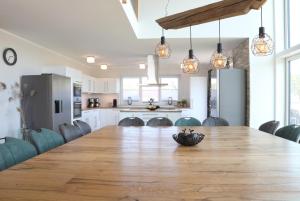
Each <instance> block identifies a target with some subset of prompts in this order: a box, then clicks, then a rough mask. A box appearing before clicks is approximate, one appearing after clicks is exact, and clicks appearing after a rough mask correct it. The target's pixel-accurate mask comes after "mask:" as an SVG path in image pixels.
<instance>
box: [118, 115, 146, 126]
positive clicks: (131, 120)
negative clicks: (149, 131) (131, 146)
mask: <svg viewBox="0 0 300 201" xmlns="http://www.w3.org/2000/svg"><path fill="white" fill-rule="evenodd" d="M119 126H125V127H126V126H145V123H144V121H143V120H142V119H140V118H138V117H127V118H125V119H122V120H121V121H120V122H119Z"/></svg>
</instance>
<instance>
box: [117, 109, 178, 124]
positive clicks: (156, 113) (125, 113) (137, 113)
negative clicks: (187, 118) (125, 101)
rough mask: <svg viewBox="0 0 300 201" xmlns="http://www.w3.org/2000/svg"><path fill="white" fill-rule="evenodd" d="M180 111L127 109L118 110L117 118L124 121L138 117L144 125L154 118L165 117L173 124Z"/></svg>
mask: <svg viewBox="0 0 300 201" xmlns="http://www.w3.org/2000/svg"><path fill="white" fill-rule="evenodd" d="M181 116H182V110H181V109H177V108H160V109H156V110H149V109H145V108H129V109H128V108H127V109H120V114H119V118H120V120H121V119H124V118H127V117H138V118H140V119H142V120H143V121H144V122H145V124H147V122H148V121H149V120H150V119H152V118H155V117H166V118H168V119H170V120H171V121H172V122H173V124H174V123H175V122H176V120H177V119H179V118H181Z"/></svg>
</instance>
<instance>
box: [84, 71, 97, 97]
mask: <svg viewBox="0 0 300 201" xmlns="http://www.w3.org/2000/svg"><path fill="white" fill-rule="evenodd" d="M82 92H83V93H94V92H95V78H93V77H91V76H88V75H83V76H82Z"/></svg>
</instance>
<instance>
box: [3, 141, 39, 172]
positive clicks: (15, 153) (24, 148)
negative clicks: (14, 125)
mask: <svg viewBox="0 0 300 201" xmlns="http://www.w3.org/2000/svg"><path fill="white" fill-rule="evenodd" d="M36 155H37V151H36V149H35V148H34V146H33V145H32V144H30V143H28V142H25V141H23V140H19V139H15V138H11V137H6V138H5V143H4V144H0V170H4V169H7V168H9V167H11V166H13V165H16V164H18V163H21V162H23V161H25V160H28V159H30V158H32V157H34V156H36Z"/></svg>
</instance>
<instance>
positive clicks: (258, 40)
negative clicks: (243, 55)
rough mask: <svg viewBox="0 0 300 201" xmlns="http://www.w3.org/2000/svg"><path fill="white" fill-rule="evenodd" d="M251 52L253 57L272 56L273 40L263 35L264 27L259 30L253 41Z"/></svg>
mask: <svg viewBox="0 0 300 201" xmlns="http://www.w3.org/2000/svg"><path fill="white" fill-rule="evenodd" d="M251 50H252V53H253V54H254V55H255V56H268V55H271V54H273V50H274V47H273V40H272V38H271V37H270V36H269V35H268V34H266V33H265V29H264V27H260V28H259V35H258V36H256V37H255V38H254V39H253V41H252V45H251Z"/></svg>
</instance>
